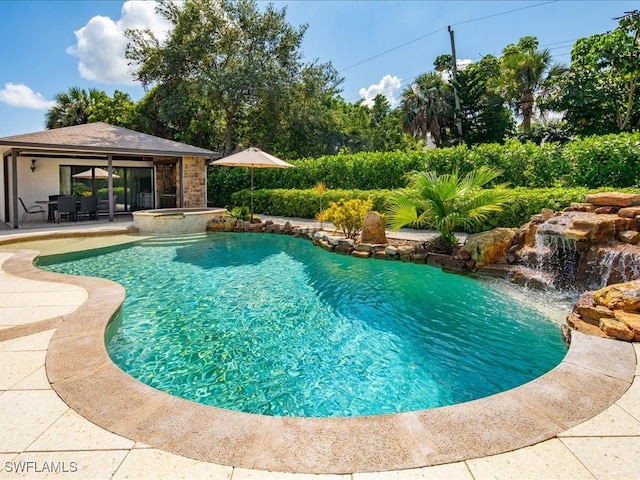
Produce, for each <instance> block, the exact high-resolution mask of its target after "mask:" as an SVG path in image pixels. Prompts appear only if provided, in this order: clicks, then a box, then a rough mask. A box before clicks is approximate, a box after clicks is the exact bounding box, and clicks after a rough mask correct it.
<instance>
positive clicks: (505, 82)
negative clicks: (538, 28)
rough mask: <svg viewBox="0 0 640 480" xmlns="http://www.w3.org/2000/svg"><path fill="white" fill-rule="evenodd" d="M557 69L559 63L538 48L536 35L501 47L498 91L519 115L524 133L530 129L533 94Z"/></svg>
mask: <svg viewBox="0 0 640 480" xmlns="http://www.w3.org/2000/svg"><path fill="white" fill-rule="evenodd" d="M561 71H562V67H561V66H559V65H555V64H553V63H552V57H551V53H550V51H549V50H548V49H543V50H539V49H538V40H537V39H536V37H530V36H528V37H522V38H521V39H520V40H519V41H518V43H517V44H510V45H507V46H506V47H505V48H504V49H503V50H502V57H501V58H500V79H499V82H498V87H499V91H500V92H501V93H502V95H503V98H504V99H505V101H507V102H508V103H509V104H510V105H511V107H512V108H513V110H514V112H515V113H516V115H521V116H522V128H523V130H524V131H525V132H527V131H529V129H530V128H531V118H532V117H533V115H534V109H535V107H536V97H537V95H538V94H539V92H540V90H541V89H542V88H543V87H545V86H546V84H547V83H548V82H549V81H551V79H552V78H553V77H554V76H556V75H558V74H560V72H561ZM538 106H539V105H538Z"/></svg>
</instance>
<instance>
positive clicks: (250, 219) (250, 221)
mask: <svg viewBox="0 0 640 480" xmlns="http://www.w3.org/2000/svg"><path fill="white" fill-rule="evenodd" d="M249 223H253V165H251V216H250V217H249Z"/></svg>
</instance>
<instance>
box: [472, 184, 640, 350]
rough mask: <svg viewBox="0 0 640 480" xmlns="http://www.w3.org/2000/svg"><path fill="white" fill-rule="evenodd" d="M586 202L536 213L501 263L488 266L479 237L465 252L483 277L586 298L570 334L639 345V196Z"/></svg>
mask: <svg viewBox="0 0 640 480" xmlns="http://www.w3.org/2000/svg"><path fill="white" fill-rule="evenodd" d="M585 200H586V202H585V203H576V204H572V205H571V206H570V207H568V208H566V209H565V210H564V211H562V212H558V213H555V212H552V211H550V210H545V211H543V212H542V213H541V214H539V215H535V216H534V217H533V218H532V219H531V221H530V222H528V223H527V224H525V225H523V226H522V227H521V228H520V229H518V230H517V231H516V232H515V233H513V235H512V239H511V242H510V245H509V246H508V248H507V249H506V253H505V254H504V256H503V257H501V258H499V259H497V260H494V261H492V262H486V264H485V263H484V260H485V259H488V257H484V256H483V253H482V252H481V251H480V250H479V247H478V245H482V240H481V239H478V238H474V237H476V236H471V237H470V238H471V244H470V245H468V246H467V245H465V246H464V247H463V250H464V249H467V250H468V251H469V252H471V254H473V255H475V257H474V259H475V260H476V262H477V263H476V265H477V271H478V273H486V274H491V275H500V276H503V277H505V278H508V279H510V280H511V281H513V282H516V283H519V284H522V285H526V286H530V287H534V288H545V289H549V288H555V289H558V290H569V291H573V292H576V293H582V296H581V298H580V300H579V301H578V303H576V306H575V308H574V310H573V312H572V313H571V315H569V317H568V318H567V324H568V326H569V327H571V328H572V329H576V330H580V331H583V332H585V333H591V334H594V335H600V336H603V337H610V338H616V339H618V340H625V341H636V342H637V341H640V245H638V244H639V243H640V195H635V194H623V193H599V194H594V195H587V196H586V198H585ZM486 233H487V237H489V232H486ZM483 235H485V234H479V235H478V236H480V237H481V236H483ZM583 292H584V293H583ZM565 329H566V326H565Z"/></svg>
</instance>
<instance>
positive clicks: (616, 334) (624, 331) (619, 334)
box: [600, 318, 635, 342]
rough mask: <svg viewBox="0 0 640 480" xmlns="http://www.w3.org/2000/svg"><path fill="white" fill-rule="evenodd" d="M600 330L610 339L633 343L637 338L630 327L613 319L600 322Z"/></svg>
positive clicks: (604, 319)
mask: <svg viewBox="0 0 640 480" xmlns="http://www.w3.org/2000/svg"><path fill="white" fill-rule="evenodd" d="M600 330H602V331H603V332H604V333H605V334H606V335H608V336H609V337H613V338H616V339H618V340H623V341H625V342H631V341H633V339H634V337H635V335H634V333H633V331H632V330H631V329H630V328H629V327H627V326H626V325H625V324H624V323H622V322H619V321H617V320H614V319H612V318H603V319H602V320H600Z"/></svg>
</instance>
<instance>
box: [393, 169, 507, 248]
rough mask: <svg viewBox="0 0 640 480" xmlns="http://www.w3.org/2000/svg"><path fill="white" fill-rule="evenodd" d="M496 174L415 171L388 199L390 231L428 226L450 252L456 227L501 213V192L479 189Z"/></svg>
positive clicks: (472, 223)
mask: <svg viewBox="0 0 640 480" xmlns="http://www.w3.org/2000/svg"><path fill="white" fill-rule="evenodd" d="M500 175H502V171H501V170H496V169H493V168H489V167H484V166H483V167H480V168H478V169H477V170H474V171H471V172H469V173H468V174H467V175H465V176H464V177H460V176H459V175H458V172H453V173H450V174H444V175H438V174H437V173H436V172H416V173H414V174H413V176H412V177H411V180H410V182H409V185H408V187H407V188H406V189H403V190H401V191H399V192H398V193H396V194H395V195H394V196H392V197H391V199H390V203H391V206H390V207H389V209H388V215H387V222H388V224H389V226H390V227H391V228H392V229H394V230H399V229H400V228H401V227H404V226H406V225H411V226H414V227H424V226H427V225H429V226H432V227H433V228H435V229H436V230H437V231H438V233H440V235H441V236H442V240H443V241H444V243H445V244H446V245H448V246H449V247H450V250H453V247H454V246H455V245H456V243H457V240H456V238H455V235H454V231H455V229H456V228H458V227H475V226H477V225H479V224H481V223H482V222H483V221H485V220H486V219H487V216H488V215H489V214H491V213H494V212H500V211H501V210H502V207H503V205H504V196H503V193H502V191H501V190H500V189H499V188H498V189H482V188H481V187H483V186H484V185H486V184H488V183H489V182H491V181H492V180H494V179H496V178H497V177H499V176H500Z"/></svg>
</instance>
